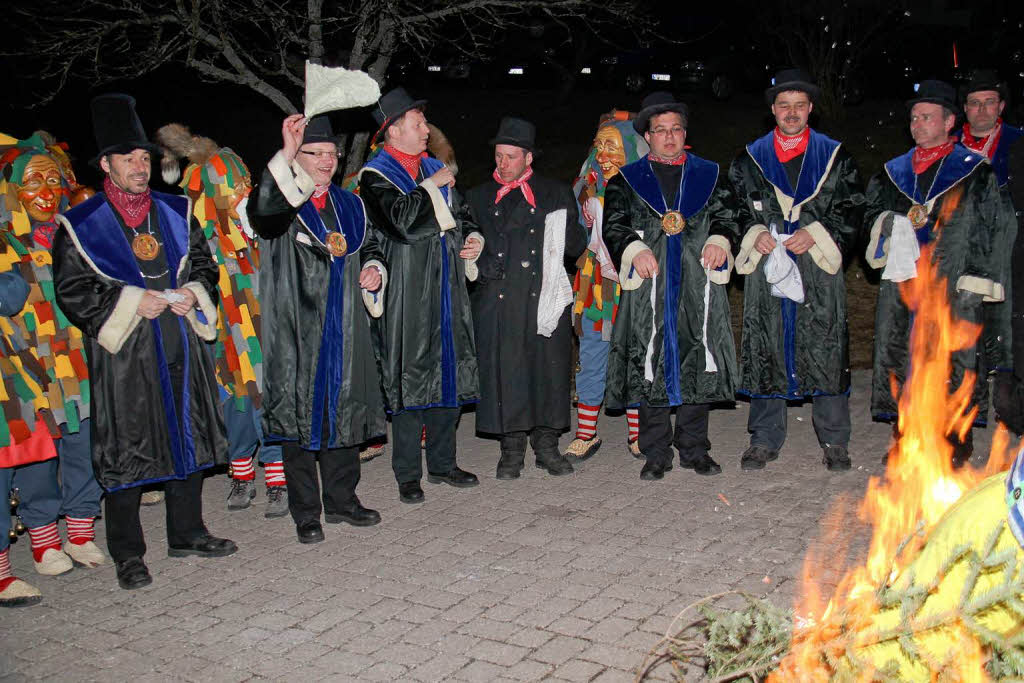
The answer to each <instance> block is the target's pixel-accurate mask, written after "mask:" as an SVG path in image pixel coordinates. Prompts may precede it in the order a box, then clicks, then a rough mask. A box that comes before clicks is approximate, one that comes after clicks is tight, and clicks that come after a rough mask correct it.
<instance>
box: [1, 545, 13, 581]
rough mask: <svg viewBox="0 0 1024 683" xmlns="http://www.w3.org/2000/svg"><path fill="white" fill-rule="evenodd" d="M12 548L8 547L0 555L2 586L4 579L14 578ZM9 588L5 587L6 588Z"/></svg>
mask: <svg viewBox="0 0 1024 683" xmlns="http://www.w3.org/2000/svg"><path fill="white" fill-rule="evenodd" d="M10 553H11V548H10V547H9V546H8V547H7V548H4V551H3V552H2V553H0V585H2V584H3V580H4V579H10V578H13V577H14V572H12V571H11V555H10ZM6 587H7V586H3V588H6Z"/></svg>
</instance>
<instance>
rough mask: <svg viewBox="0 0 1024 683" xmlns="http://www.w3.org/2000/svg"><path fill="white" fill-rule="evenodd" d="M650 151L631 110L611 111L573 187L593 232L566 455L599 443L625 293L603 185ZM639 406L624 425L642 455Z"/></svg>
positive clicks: (578, 310)
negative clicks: (608, 241)
mask: <svg viewBox="0 0 1024 683" xmlns="http://www.w3.org/2000/svg"><path fill="white" fill-rule="evenodd" d="M648 151H649V148H648V147H647V141H645V140H644V138H643V136H642V135H638V134H637V132H636V131H635V130H634V129H633V124H632V115H631V114H630V113H629V112H625V111H613V112H611V114H608V115H605V116H604V117H602V120H601V123H600V124H598V128H597V134H596V135H595V137H594V145H593V147H592V148H591V150H590V154H589V155H588V156H587V160H586V161H584V162H583V166H582V168H580V175H579V177H578V178H576V181H575V182H574V183H573V187H572V189H573V194H574V195H575V196H576V204H577V206H578V208H579V216H580V222H581V223H582V224H583V226H584V227H585V228H587V230H588V231H589V232H590V240H589V243H588V246H587V250H586V251H584V252H583V255H582V256H580V258H579V261H578V262H577V264H576V267H577V271H576V276H575V278H574V280H573V292H574V294H575V300H574V302H573V309H572V320H573V329H574V330H575V331H576V334H577V335H578V336H579V339H580V348H579V363H578V365H577V368H576V420H577V427H576V435H575V438H574V439H573V440H572V442H571V443H570V444H569V446H568V448H567V449H566V451H565V455H566V456H570V457H575V458H579V459H580V460H585V459H586V458H589V457H590V456H592V455H593V454H594V453H596V452H597V449H598V448H600V447H601V439H599V438H598V436H597V419H598V415H599V414H600V412H601V404H602V403H603V402H604V389H605V376H606V375H607V373H608V346H609V342H610V340H611V336H612V325H613V324H614V322H615V314H616V313H617V312H618V306H619V296H620V293H621V287H620V285H619V276H618V274H617V273H616V272H615V267H614V266H613V265H612V263H611V260H610V258H609V256H608V248H607V247H606V246H605V245H604V242H603V241H602V239H601V225H602V223H603V216H604V190H605V187H606V186H607V184H608V179H609V178H611V177H613V176H614V175H616V174H617V173H618V172H619V168H620V167H621V166H624V165H626V164H628V163H633V162H635V161H637V160H638V159H640V158H641V157H643V156H644V155H645V154H647V152H648ZM637 411H638V409H637V408H626V425H627V429H628V444H629V452H630V455H632V456H634V457H637V458H641V457H643V455H642V454H641V453H640V445H639V442H638V441H637V437H638V434H639V429H640V427H639V421H640V417H639V415H638V412H637Z"/></svg>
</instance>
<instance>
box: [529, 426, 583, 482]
mask: <svg viewBox="0 0 1024 683" xmlns="http://www.w3.org/2000/svg"><path fill="white" fill-rule="evenodd" d="M558 434H559V432H558V430H557V429H551V428H550V427H534V428H533V430H532V431H531V432H530V445H531V446H533V453H534V455H536V456H537V467H539V468H540V469H542V470H547V471H548V474H550V475H553V476H556V477H560V476H562V475H563V474H572V472H573V467H572V463H571V462H569V460H568V459H567V458H566V457H565V456H564V455H562V454H561V453H560V452H559V450H558Z"/></svg>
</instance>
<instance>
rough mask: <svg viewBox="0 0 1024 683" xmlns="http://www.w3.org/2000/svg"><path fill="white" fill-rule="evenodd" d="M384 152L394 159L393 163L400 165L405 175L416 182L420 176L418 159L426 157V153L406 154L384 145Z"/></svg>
mask: <svg viewBox="0 0 1024 683" xmlns="http://www.w3.org/2000/svg"><path fill="white" fill-rule="evenodd" d="M384 151H386V152H387V153H388V154H390V155H391V156H393V157H394V158H395V161H397V162H398V163H400V164H401V165H402V168H404V169H405V171H406V173H408V174H409V175H410V176H412V179H413V180H416V178H417V177H419V174H420V159H422V158H423V157H425V156H427V153H426V152H423V153H422V154H406V153H405V152H402V151H400V150H397V149H395V148H394V147H392V146H391V145H384Z"/></svg>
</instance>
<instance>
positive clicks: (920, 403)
mask: <svg viewBox="0 0 1024 683" xmlns="http://www.w3.org/2000/svg"><path fill="white" fill-rule="evenodd" d="M958 200H959V197H956V196H954V197H951V198H950V200H949V201H946V202H945V206H944V207H943V209H942V211H941V212H940V216H939V219H938V221H937V227H936V230H938V229H939V228H941V225H943V224H945V222H946V221H947V220H948V218H949V215H950V214H951V213H952V211H953V209H954V208H955V206H956V204H957V203H958ZM917 267H918V275H917V277H916V278H914V279H911V280H909V281H907V282H905V283H903V284H901V286H900V292H901V295H902V297H903V300H904V301H905V302H906V304H907V307H908V308H909V309H910V310H911V311H912V312H913V314H914V323H913V329H912V332H911V340H910V346H911V356H910V357H911V359H912V360H911V364H910V365H911V370H910V371H909V373H908V377H907V380H906V382H905V383H904V385H903V387H902V391H901V392H900V393H899V394H896V393H895V392H894V395H899V433H900V437H899V438H898V440H897V441H896V443H895V444H894V445H893V446H892V447H891V449H890V451H889V456H888V465H887V468H886V474H885V477H884V479H883V478H879V477H872V478H871V479H870V480H869V482H868V487H867V492H866V494H865V496H864V498H863V500H862V501H861V502H860V505H859V506H858V510H857V512H858V518H859V519H860V520H861V522H863V523H864V524H866V525H868V526H869V527H870V531H871V538H870V543H869V547H868V551H867V555H866V557H864V559H863V562H862V563H861V564H859V565H858V566H855V567H852V568H850V569H847V570H845V571H843V568H842V566H841V563H843V561H844V560H845V558H846V555H847V554H848V552H849V548H850V546H851V542H852V541H853V540H854V535H855V533H856V531H857V530H855V529H851V525H850V524H849V521H848V520H849V519H850V515H849V514H848V513H849V510H850V507H851V506H850V504H849V501H846V500H842V501H840V502H839V504H837V505H834V507H833V510H832V512H831V514H830V515H829V517H828V518H827V519H826V521H825V522H824V523H823V534H822V536H821V538H820V539H819V541H818V542H817V544H815V545H813V546H812V547H811V549H810V550H809V551H808V553H807V556H806V557H805V560H804V567H803V572H802V583H801V590H800V595H798V597H797V601H796V605H795V610H796V614H797V615H798V616H797V618H796V623H795V628H794V637H793V644H792V647H791V650H790V653H789V654H788V655H787V657H786V658H785V659H784V660H783V662H782V663H781V665H780V667H779V669H778V670H777V671H776V672H775V673H773V674H772V675H771V676H770V677H769V680H773V681H783V680H785V681H791V680H800V681H810V680H827V679H828V678H829V677H830V676H831V675H832V674H833V673H834V671H833V670H832V668H831V667H830V665H829V661H833V662H834V661H835V660H836V658H838V657H841V656H842V655H843V651H844V650H845V649H846V648H847V647H850V646H851V645H852V646H853V647H856V646H857V643H858V640H857V636H856V634H857V632H858V631H859V630H864V629H863V628H858V627H859V626H860V627H863V626H866V625H867V624H868V623H869V622H870V619H871V617H872V616H873V615H875V614H876V613H877V611H878V605H877V604H876V590H877V589H878V588H879V587H881V586H885V585H887V584H888V583H891V582H892V581H893V580H894V579H895V578H896V577H897V576H898V575H899V573H900V571H901V570H903V569H904V568H905V567H906V566H907V564H908V563H909V562H910V561H911V559H912V558H913V557H914V555H915V554H916V552H917V551H918V550H919V548H920V547H921V545H922V544H923V539H924V538H925V536H926V534H927V532H928V531H929V530H930V529H931V528H932V526H933V525H934V524H935V523H936V522H937V521H938V520H939V518H940V517H941V516H942V514H943V513H944V512H945V511H946V510H947V509H948V508H949V507H950V506H951V505H952V504H953V503H954V502H956V501H957V500H958V499H959V498H960V497H961V496H962V495H963V494H964V493H965V492H966V491H967V490H969V489H970V488H972V487H973V486H975V485H976V484H978V483H979V482H981V481H982V480H983V479H984V478H986V477H988V476H990V475H991V474H994V473H996V472H1000V471H1003V470H1005V469H1007V468H1008V467H1009V465H1010V461H1011V459H1012V458H1011V456H1012V451H1011V449H1010V448H1009V446H1010V444H1009V436H1008V433H1007V432H1006V430H1005V428H999V429H998V430H997V431H996V434H995V436H994V438H993V443H992V452H991V454H990V456H989V461H988V464H987V466H986V467H985V468H984V470H976V469H973V468H971V467H964V468H963V469H961V470H954V469H953V466H952V454H953V449H952V445H951V444H950V441H949V439H948V438H947V437H948V436H950V435H958V436H960V437H961V438H962V437H963V436H965V435H966V434H967V432H969V430H970V429H971V425H972V423H973V421H974V418H975V417H976V413H977V408H976V407H970V402H971V393H972V391H973V388H974V383H975V377H974V376H973V375H972V374H969V373H968V375H967V376H965V377H964V378H963V381H962V382H961V383H960V385H959V386H958V387H955V388H952V387H951V383H950V376H951V370H952V363H951V357H952V355H953V353H954V352H956V351H959V350H962V349H965V348H968V347H970V346H972V345H973V344H974V343H975V342H976V341H977V339H978V337H979V335H980V332H981V328H980V326H978V325H975V324H972V323H969V322H965V321H963V320H958V319H957V318H956V317H955V316H954V315H953V312H952V309H951V306H950V303H949V300H948V298H947V288H948V283H947V282H946V280H945V279H944V278H943V277H941V276H940V274H939V273H938V269H937V266H936V264H935V263H933V248H932V247H925V248H923V249H922V251H921V257H920V259H919V260H918V263H917ZM894 385H895V380H894ZM894 388H896V387H895V386H894ZM862 529H863V527H862ZM911 537H913V538H912V540H911V542H906V541H907V539H908V538H911ZM836 562H838V563H840V566H839V567H838V568H837V570H836V571H834V572H829V571H828V569H824V570H823V568H827V567H828V566H829V564H830V563H831V564H835V563H836ZM836 577H838V578H836ZM832 583H834V584H835V585H836V588H835V589H834V590H833V591H832V592H831V596H830V597H826V592H825V590H824V587H823V584H824V585H829V584H832ZM843 634H846V635H847V638H846V640H842V639H841V638H840V636H842V635H843ZM850 634H853V635H852V636H851V635H850ZM956 638H958V639H959V640H958V642H957V643H956V644H955V645H954V647H957V652H956V656H955V657H953V660H954V662H955V664H956V665H957V666H959V675H960V680H964V681H969V680H971V681H973V680H977V681H982V680H986V675H985V672H984V668H983V664H984V658H983V655H982V649H981V646H980V644H979V643H978V642H977V641H976V640H975V638H974V637H973V636H972V635H971V634H970V633H969V632H968V631H966V630H965V629H960V630H959V632H958V633H957V634H956ZM871 674H872V672H870V671H868V672H861V674H860V675H861V676H862V677H863V679H864V680H870V679H871Z"/></svg>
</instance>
